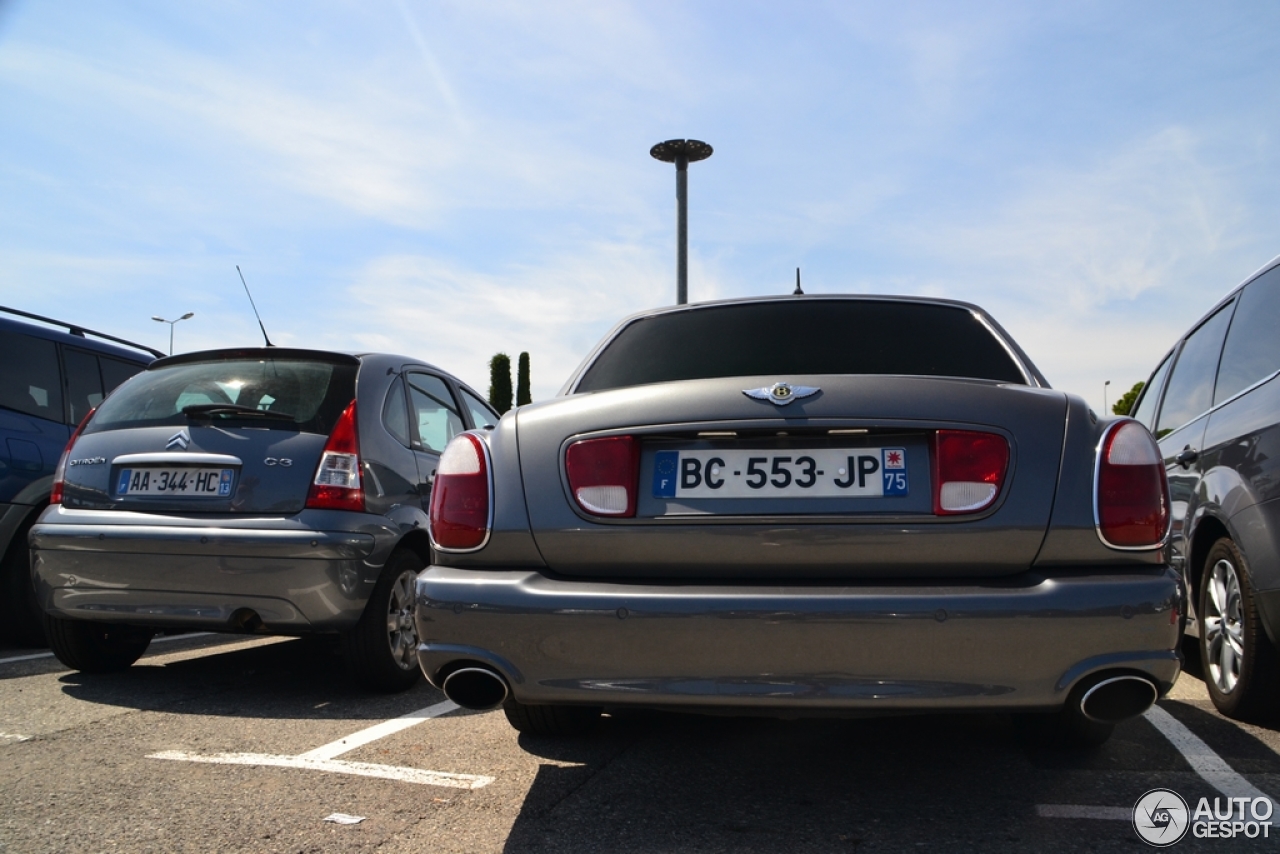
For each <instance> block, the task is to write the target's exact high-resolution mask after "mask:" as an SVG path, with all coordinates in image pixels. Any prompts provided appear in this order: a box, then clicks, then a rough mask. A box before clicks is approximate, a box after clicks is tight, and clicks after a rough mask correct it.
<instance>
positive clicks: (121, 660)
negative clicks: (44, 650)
mask: <svg viewBox="0 0 1280 854" xmlns="http://www.w3.org/2000/svg"><path fill="white" fill-rule="evenodd" d="M44 627H45V633H46V634H47V635H48V636H49V648H50V649H52V650H53V654H54V655H56V656H57V657H58V660H59V661H61V662H62V663H63V664H65V665H66V666H67V667H70V668H71V669H72V670H79V671H80V672H81V673H112V672H115V671H118V670H127V669H129V667H130V666H131V665H132V664H133V663H134V662H135V661H137V660H138V659H139V658H141V657H142V654H143V653H144V652H146V651H147V647H148V646H150V645H151V636H152V635H153V634H155V632H153V631H152V630H151V629H144V628H141V627H139V626H119V625H115V624H113V623H97V622H89V621H86V620H63V619H61V618H59V617H50V616H48V615H47V614H46V615H45V617H44Z"/></svg>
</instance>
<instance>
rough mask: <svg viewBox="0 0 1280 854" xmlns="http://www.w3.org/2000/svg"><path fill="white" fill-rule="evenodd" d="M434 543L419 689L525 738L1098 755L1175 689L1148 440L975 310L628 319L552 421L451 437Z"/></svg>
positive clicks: (1159, 507)
mask: <svg viewBox="0 0 1280 854" xmlns="http://www.w3.org/2000/svg"><path fill="white" fill-rule="evenodd" d="M429 515H430V533H431V537H432V541H433V545H434V548H435V559H434V563H433V565H431V566H429V567H427V568H426V569H425V570H424V571H423V572H422V573H421V574H420V575H419V577H418V582H417V593H416V602H417V608H416V620H417V629H418V636H419V646H418V660H419V663H420V664H421V666H422V669H423V671H424V673H425V674H426V676H427V678H428V679H429V680H430V681H431V682H432V683H433V684H434V685H436V686H438V687H440V688H441V689H442V690H443V691H444V692H445V694H446V695H448V696H449V697H450V698H451V699H453V700H454V701H455V702H457V703H458V704H460V705H462V706H464V707H467V708H474V709H486V708H497V707H499V706H501V707H502V708H503V709H504V710H505V712H506V715H507V718H508V719H509V720H510V722H511V724H512V725H513V726H514V727H515V728H516V729H517V730H520V731H522V732H526V733H536V734H552V735H555V734H563V735H567V734H572V733H575V732H581V731H584V730H586V729H589V728H590V727H591V726H592V725H593V724H594V722H595V721H596V719H597V718H598V717H599V715H600V714H601V712H602V711H604V710H608V709H611V708H620V707H648V708H660V709H672V710H686V711H694V712H712V713H738V714H751V715H762V714H763V715H772V714H777V715H785V716H790V715H803V714H865V713H868V712H908V711H960V710H1003V711H1008V712H1016V713H1020V715H1019V717H1020V719H1022V720H1025V721H1029V722H1032V723H1033V724H1034V726H1033V727H1032V728H1033V729H1034V730H1036V731H1039V732H1045V733H1052V734H1053V735H1054V737H1055V738H1060V739H1064V740H1066V741H1068V742H1070V743H1074V744H1097V743H1100V742H1102V741H1103V740H1105V739H1106V738H1107V737H1108V736H1109V735H1110V734H1111V731H1112V729H1113V727H1114V725H1115V724H1116V723H1118V722H1120V721H1122V720H1125V719H1126V718H1129V717H1132V716H1134V715H1138V714H1141V713H1142V712H1143V711H1145V710H1146V709H1147V708H1148V707H1149V706H1150V705H1151V704H1152V703H1153V702H1155V700H1156V699H1157V698H1158V697H1160V696H1163V695H1164V694H1165V693H1166V692H1168V691H1169V689H1170V688H1171V687H1172V685H1173V682H1174V680H1175V679H1176V678H1177V676H1178V673H1179V668H1180V658H1179V652H1178V642H1179V636H1180V628H1181V626H1180V622H1181V619H1182V613H1183V611H1182V591H1181V588H1180V586H1179V581H1178V578H1177V576H1176V575H1175V574H1174V573H1173V572H1171V571H1170V569H1169V567H1168V566H1167V565H1166V557H1165V552H1164V546H1165V543H1166V538H1167V536H1168V529H1169V499H1168V487H1167V483H1166V480H1165V473H1164V467H1163V465H1162V463H1161V458H1160V454H1159V452H1158V450H1157V446H1156V443H1155V441H1154V440H1153V438H1152V436H1151V434H1150V433H1149V432H1148V431H1147V429H1146V428H1145V427H1143V426H1142V425H1141V424H1139V423H1138V422H1136V421H1133V420H1130V419H1099V418H1098V417H1097V416H1096V415H1095V414H1094V413H1093V412H1091V411H1090V410H1089V407H1088V406H1087V405H1086V404H1085V402H1084V401H1083V400H1081V399H1080V398H1078V397H1074V396H1072V395H1069V394H1065V393H1063V392H1059V391H1054V390H1053V389H1051V388H1050V387H1049V384H1048V383H1047V382H1046V381H1045V379H1044V377H1043V376H1042V375H1041V374H1040V372H1039V371H1038V370H1037V369H1036V368H1035V366H1034V365H1032V363H1031V361H1030V360H1029V359H1028V358H1027V356H1026V354H1025V353H1024V352H1023V351H1022V350H1021V348H1019V347H1018V345H1017V344H1015V343H1014V342H1013V341H1012V340H1010V338H1009V336H1008V335H1007V334H1006V333H1005V332H1004V331H1003V330H1002V329H1001V328H1000V326H999V325H998V324H996V323H995V321H994V320H992V319H991V318H990V317H989V316H988V315H987V314H986V313H985V312H983V311H982V310H981V309H979V308H977V307H976V306H973V305H969V304H965V303H960V302H951V301H946V300H938V299H921V298H911V297H869V296H818V295H798V296H788V297H781V298H757V299H746V300H734V301H726V302H717V303H707V304H701V305H690V306H678V307H674V308H666V309H660V310H655V311H650V312H645V313H643V314H639V315H636V316H633V317H631V318H628V319H627V320H625V321H623V322H622V323H621V324H620V325H619V326H618V327H617V328H616V329H615V330H614V331H613V332H612V333H610V334H609V335H608V336H607V337H606V338H605V339H604V341H603V342H602V343H601V344H600V345H598V346H597V347H596V349H595V350H594V351H593V352H592V353H591V354H590V355H589V356H588V357H587V359H586V360H585V361H584V362H583V363H582V365H581V366H580V367H579V368H578V369H577V371H576V372H575V373H574V374H573V375H572V376H571V377H570V379H569V381H568V382H567V383H566V384H565V386H564V388H563V389H562V390H561V392H560V394H559V395H558V396H557V397H556V398H555V399H553V400H551V401H548V402H545V403H539V404H534V405H528V406H522V407H519V408H518V409H516V410H514V411H512V412H509V413H507V415H506V416H504V417H503V418H502V420H501V422H500V423H499V424H498V425H497V427H496V428H495V429H493V430H473V431H469V432H466V433H463V434H461V435H459V436H457V437H456V438H454V439H453V440H452V441H451V443H450V444H449V445H448V447H447V448H446V449H445V452H444V454H443V456H442V458H441V461H440V468H439V471H438V473H437V476H436V480H435V483H434V489H433V492H432V500H431V507H430V514H429Z"/></svg>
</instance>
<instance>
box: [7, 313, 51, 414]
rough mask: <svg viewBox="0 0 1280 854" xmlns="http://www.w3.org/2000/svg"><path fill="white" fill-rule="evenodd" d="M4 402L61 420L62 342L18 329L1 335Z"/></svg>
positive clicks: (21, 409)
mask: <svg viewBox="0 0 1280 854" xmlns="http://www.w3.org/2000/svg"><path fill="white" fill-rule="evenodd" d="M0 365H4V369H3V370H0V406H3V407H5V408H6V409H13V410H16V411H17V412H21V413H23V414H25V415H34V416H36V417H37V418H47V419H48V420H50V421H56V422H58V423H59V424H61V423H62V422H63V421H64V420H65V416H64V414H63V411H62V381H61V380H60V379H59V378H58V346H57V345H56V344H54V343H53V342H52V341H48V340H46V339H44V338H34V337H32V336H30V335H23V334H21V333H17V332H6V333H5V334H4V335H0Z"/></svg>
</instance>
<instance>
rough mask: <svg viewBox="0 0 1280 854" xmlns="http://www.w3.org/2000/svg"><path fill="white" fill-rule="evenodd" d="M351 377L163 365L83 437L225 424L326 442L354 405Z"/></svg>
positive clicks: (223, 363) (324, 370)
mask: <svg viewBox="0 0 1280 854" xmlns="http://www.w3.org/2000/svg"><path fill="white" fill-rule="evenodd" d="M355 374H356V366H355V365H346V364H335V363H330V362H321V361H302V360H296V359H288V360H278V359H262V360H248V359H246V360H239V359H228V360H217V361H209V362H184V363H181V364H176V365H166V366H163V367H159V368H153V369H151V370H147V371H144V372H142V373H141V374H139V375H138V376H136V377H134V378H133V379H132V380H130V381H129V382H127V383H125V384H124V385H122V386H121V387H120V390H119V391H118V392H117V393H116V394H113V395H111V396H110V397H108V398H107V399H106V400H105V401H104V402H103V403H102V406H100V407H99V408H98V414H97V415H96V416H94V419H93V421H92V422H91V423H90V425H89V427H88V428H86V431H85V432H87V433H96V432H99V431H102V430H119V429H122V428H126V427H148V426H159V425H168V424H180V425H186V424H191V423H196V424H198V423H202V422H212V423H214V424H223V423H227V422H231V423H235V424H236V426H243V425H244V424H245V423H252V425H253V426H255V427H286V428H290V429H298V430H302V431H304V432H308V433H323V434H325V435H328V433H329V432H330V431H331V430H333V426H334V424H335V423H336V422H337V420H338V416H340V415H341V414H342V411H343V410H344V409H346V407H347V406H348V405H349V404H350V403H351V401H352V399H353V398H354V397H355Z"/></svg>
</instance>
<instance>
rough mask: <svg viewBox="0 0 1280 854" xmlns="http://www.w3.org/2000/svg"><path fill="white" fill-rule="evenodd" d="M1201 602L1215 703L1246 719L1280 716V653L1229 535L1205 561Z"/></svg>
mask: <svg viewBox="0 0 1280 854" xmlns="http://www.w3.org/2000/svg"><path fill="white" fill-rule="evenodd" d="M1197 604H1198V606H1199V608H1198V610H1197V613H1198V615H1199V617H1200V640H1199V647H1200V661H1201V665H1202V667H1203V670H1204V684H1205V687H1206V688H1208V689H1209V699H1211V700H1213V705H1214V706H1216V707H1217V709H1218V711H1220V712H1222V714H1224V715H1226V716H1227V717H1229V718H1239V719H1241V720H1251V719H1259V718H1268V717H1270V716H1273V715H1275V714H1276V713H1277V712H1280V660H1278V659H1280V655H1277V652H1276V648H1275V646H1274V645H1273V644H1272V643H1271V640H1270V638H1268V637H1267V632H1266V629H1264V628H1263V626H1262V620H1261V619H1260V618H1259V616H1258V606H1257V603H1256V602H1255V601H1254V598H1253V583H1252V581H1251V580H1250V573H1249V564H1248V561H1246V560H1245V557H1244V554H1243V553H1242V552H1241V551H1240V549H1239V548H1237V547H1236V544H1235V543H1234V542H1233V541H1232V540H1231V539H1230V538H1228V537H1223V538H1222V539H1220V540H1218V541H1217V542H1216V543H1214V544H1213V548H1211V549H1209V554H1208V555H1207V556H1206V557H1205V561H1204V572H1203V573H1202V574H1201V577H1200V591H1199V598H1198V600H1197Z"/></svg>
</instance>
